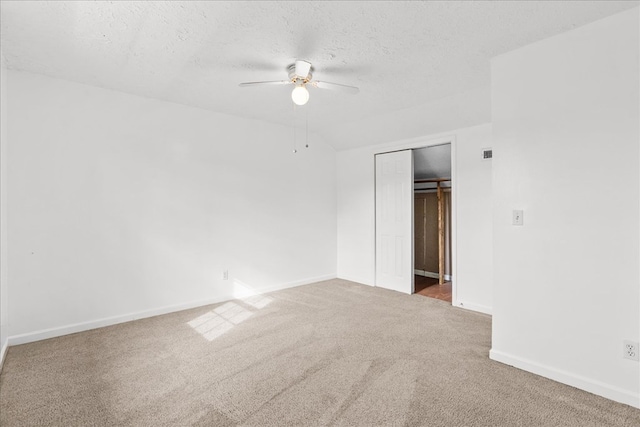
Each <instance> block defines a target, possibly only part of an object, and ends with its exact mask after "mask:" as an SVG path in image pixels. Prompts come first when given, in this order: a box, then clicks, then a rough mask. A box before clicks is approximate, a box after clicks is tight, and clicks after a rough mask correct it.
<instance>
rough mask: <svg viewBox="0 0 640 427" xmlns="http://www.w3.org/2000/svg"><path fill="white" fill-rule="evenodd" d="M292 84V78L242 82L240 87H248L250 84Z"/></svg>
mask: <svg viewBox="0 0 640 427" xmlns="http://www.w3.org/2000/svg"><path fill="white" fill-rule="evenodd" d="M288 84H292V81H291V80H274V81H270V82H245V83H240V85H239V86H240V87H248V86H266V85H288Z"/></svg>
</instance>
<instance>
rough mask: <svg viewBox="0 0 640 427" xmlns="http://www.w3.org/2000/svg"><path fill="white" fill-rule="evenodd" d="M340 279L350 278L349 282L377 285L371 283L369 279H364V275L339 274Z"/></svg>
mask: <svg viewBox="0 0 640 427" xmlns="http://www.w3.org/2000/svg"><path fill="white" fill-rule="evenodd" d="M338 279H342V280H348V281H349V282H355V283H359V284H361V285H367V286H375V284H374V283H370V282H369V281H368V280H367V279H364V278H362V277H354V276H348V275H344V274H338Z"/></svg>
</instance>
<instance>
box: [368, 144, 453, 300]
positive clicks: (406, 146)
mask: <svg viewBox="0 0 640 427" xmlns="http://www.w3.org/2000/svg"><path fill="white" fill-rule="evenodd" d="M444 144H451V276H452V279H451V305H454V306H458V292H457V290H458V287H457V283H456V282H457V280H458V279H457V277H458V256H457V252H458V243H457V238H458V232H457V218H458V203H457V199H458V190H457V186H458V168H457V155H456V153H457V145H456V137H455V135H446V136H441V137H437V138H425V137H418V138H411V139H406V140H401V141H398V142H395V143H393V144H389V145H388V146H387V147H385V148H379V149H377V150H376V151H375V152H374V153H373V156H372V157H371V161H372V162H373V176H372V179H373V189H374V199H373V212H374V221H373V228H374V229H373V236H374V264H373V265H374V272H373V274H374V285H375V284H376V283H377V279H378V278H377V277H376V275H377V268H376V261H377V255H378V254H377V253H376V251H377V247H378V246H377V242H376V241H375V238H376V237H375V236H376V229H375V227H376V216H377V212H376V200H375V190H376V180H375V162H376V155H378V154H385V153H393V152H395V151H403V150H415V149H419V148H426V147H433V146H436V145H444ZM413 214H414V213H413V212H412V216H413ZM414 233H415V230H414V229H413V219H412V236H413V235H414ZM411 257H412V262H411V267H412V270H411V274H412V276H413V274H414V269H413V267H415V242H414V241H413V239H412V243H411ZM412 282H413V281H412ZM413 286H415V284H414V285H413ZM414 291H415V288H414Z"/></svg>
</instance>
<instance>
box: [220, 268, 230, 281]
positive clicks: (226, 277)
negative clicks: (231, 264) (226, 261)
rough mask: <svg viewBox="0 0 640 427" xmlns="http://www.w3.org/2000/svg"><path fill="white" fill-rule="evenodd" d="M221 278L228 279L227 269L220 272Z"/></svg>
mask: <svg viewBox="0 0 640 427" xmlns="http://www.w3.org/2000/svg"><path fill="white" fill-rule="evenodd" d="M222 280H229V270H225V271H223V272H222Z"/></svg>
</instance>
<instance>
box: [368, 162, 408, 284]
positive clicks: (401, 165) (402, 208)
mask: <svg viewBox="0 0 640 427" xmlns="http://www.w3.org/2000/svg"><path fill="white" fill-rule="evenodd" d="M376 286H380V287H381V288H387V289H392V290H394V291H399V292H404V293H407V294H411V293H413V151H411V150H404V151H396V152H394V153H385V154H378V155H376Z"/></svg>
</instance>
